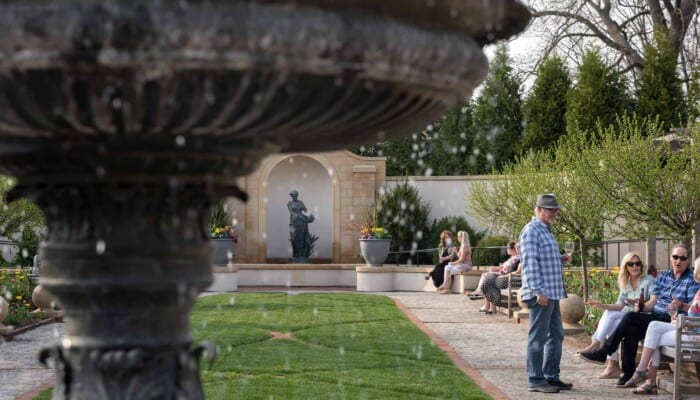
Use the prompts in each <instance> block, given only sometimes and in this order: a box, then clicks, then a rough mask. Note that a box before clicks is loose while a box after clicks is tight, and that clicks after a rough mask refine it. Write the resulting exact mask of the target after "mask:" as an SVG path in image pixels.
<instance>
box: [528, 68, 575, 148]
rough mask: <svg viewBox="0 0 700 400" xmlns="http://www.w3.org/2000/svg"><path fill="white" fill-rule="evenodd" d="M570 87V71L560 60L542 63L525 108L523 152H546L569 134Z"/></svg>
mask: <svg viewBox="0 0 700 400" xmlns="http://www.w3.org/2000/svg"><path fill="white" fill-rule="evenodd" d="M570 86H571V78H570V77H569V70H568V69H567V68H566V65H565V64H564V61H563V60H562V59H561V58H559V57H552V58H548V59H547V60H545V61H544V62H543V63H542V65H541V66H540V68H539V70H538V71H537V77H536V78H535V84H534V86H533V89H532V93H531V94H530V96H529V97H528V98H527V100H526V101H525V104H524V106H523V116H524V117H525V129H524V131H523V141H522V146H521V150H522V152H529V151H531V150H538V149H546V148H548V147H550V146H551V145H552V144H554V143H556V141H557V139H559V136H561V135H563V134H564V133H566V94H567V92H568V90H569V87H570Z"/></svg>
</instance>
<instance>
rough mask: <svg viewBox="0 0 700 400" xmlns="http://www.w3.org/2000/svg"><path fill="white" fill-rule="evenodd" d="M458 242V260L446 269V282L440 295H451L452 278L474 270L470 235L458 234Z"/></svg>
mask: <svg viewBox="0 0 700 400" xmlns="http://www.w3.org/2000/svg"><path fill="white" fill-rule="evenodd" d="M457 241H459V251H458V252H457V260H455V261H451V262H449V263H447V266H446V267H445V281H444V282H443V283H442V286H440V287H439V288H438V293H441V294H447V293H450V287H451V286H452V276H453V275H457V274H459V273H462V272H465V271H469V270H471V269H472V248H471V245H470V244H469V234H468V233H467V232H465V231H459V232H457Z"/></svg>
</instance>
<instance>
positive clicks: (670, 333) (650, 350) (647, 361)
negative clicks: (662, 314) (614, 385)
mask: <svg viewBox="0 0 700 400" xmlns="http://www.w3.org/2000/svg"><path fill="white" fill-rule="evenodd" d="M693 267H694V270H693V272H694V274H693V277H694V278H695V281H696V282H700V258H696V259H695V264H694V266H693ZM678 303H680V301H679V300H676V299H675V298H674V300H673V301H672V302H671V304H670V305H669V307H676V309H677V310H678V311H679V312H683V310H682V308H684V306H683V304H682V303H681V304H678ZM688 315H690V316H693V317H697V316H700V290H698V292H697V293H695V297H694V298H693V302H692V303H691V304H690V305H689V306H688ZM675 345H676V321H675V318H674V319H673V320H671V323H668V322H663V321H652V322H651V323H650V324H649V326H648V327H647V333H646V335H645V336H644V348H643V349H642V356H641V357H640V358H639V364H638V365H637V370H636V371H634V375H632V378H630V380H629V381H627V383H625V386H626V387H635V386H637V384H639V383H640V382H641V381H643V380H646V381H645V382H644V385H642V386H639V387H635V388H634V389H632V394H657V392H658V389H657V387H656V372H657V371H658V370H659V364H660V363H661V353H659V347H661V346H671V347H675Z"/></svg>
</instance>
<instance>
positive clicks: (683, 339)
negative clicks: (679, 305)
mask: <svg viewBox="0 0 700 400" xmlns="http://www.w3.org/2000/svg"><path fill="white" fill-rule="evenodd" d="M659 351H660V352H661V355H662V356H665V357H669V358H671V359H672V360H673V362H674V368H673V380H672V381H671V380H669V379H668V378H667V377H659V378H658V379H657V385H658V386H659V388H661V389H663V390H665V391H667V392H671V393H672V394H673V400H678V399H682V398H687V397H683V396H688V395H692V396H700V317H689V316H687V315H679V316H678V318H677V319H676V346H675V347H670V346H661V348H660V349H659ZM682 363H693V364H694V368H693V369H694V371H692V372H693V375H694V376H695V378H696V379H697V381H698V384H685V383H682V382H681V369H682Z"/></svg>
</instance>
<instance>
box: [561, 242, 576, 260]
mask: <svg viewBox="0 0 700 400" xmlns="http://www.w3.org/2000/svg"><path fill="white" fill-rule="evenodd" d="M575 247H576V245H575V244H574V242H566V243H564V253H566V254H568V255H569V258H571V255H572V254H574V248H575ZM566 264H567V265H570V264H571V261H569V262H567V263H566Z"/></svg>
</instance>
